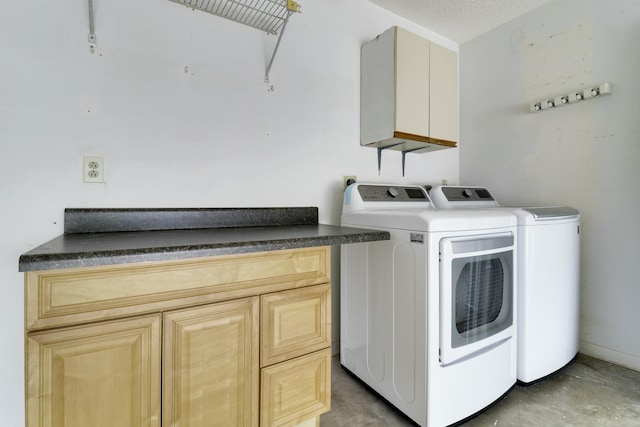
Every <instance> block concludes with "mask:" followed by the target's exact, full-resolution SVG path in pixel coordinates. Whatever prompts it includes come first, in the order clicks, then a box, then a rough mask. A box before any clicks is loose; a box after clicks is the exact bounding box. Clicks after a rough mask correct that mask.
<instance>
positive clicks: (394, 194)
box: [387, 187, 398, 199]
mask: <svg viewBox="0 0 640 427" xmlns="http://www.w3.org/2000/svg"><path fill="white" fill-rule="evenodd" d="M387 196H389V197H391V198H392V199H395V198H396V197H398V189H397V188H396V187H389V188H388V189H387Z"/></svg>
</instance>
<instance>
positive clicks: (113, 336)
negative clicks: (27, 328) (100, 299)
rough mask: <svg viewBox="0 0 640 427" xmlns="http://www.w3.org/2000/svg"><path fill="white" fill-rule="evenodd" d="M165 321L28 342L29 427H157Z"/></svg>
mask: <svg viewBox="0 0 640 427" xmlns="http://www.w3.org/2000/svg"><path fill="white" fill-rule="evenodd" d="M160 338H161V335H160V315H154V316H142V317H136V318H130V319H124V320H113V321H109V322H102V323H95V324H91V325H86V326H79V327H72V328H64V329H57V330H51V331H44V332H32V333H29V334H28V335H27V339H26V341H27V343H26V344H27V358H26V361H27V362H26V363H27V372H26V377H27V426H28V427H87V426H91V427H113V426H118V427H141V426H145V427H159V426H160Z"/></svg>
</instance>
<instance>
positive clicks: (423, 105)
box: [360, 27, 458, 152]
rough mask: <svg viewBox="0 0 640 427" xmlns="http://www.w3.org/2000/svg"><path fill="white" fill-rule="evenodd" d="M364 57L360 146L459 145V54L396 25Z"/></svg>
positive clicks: (410, 148) (430, 148)
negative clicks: (457, 142)
mask: <svg viewBox="0 0 640 427" xmlns="http://www.w3.org/2000/svg"><path fill="white" fill-rule="evenodd" d="M361 55H362V57H361V62H360V64H361V80H360V145H366V146H369V147H377V148H389V149H394V150H400V151H403V152H411V151H417V152H427V151H434V150H439V149H443V148H451V147H455V146H456V141H457V140H458V57H457V54H456V53H455V52H453V51H450V50H448V49H445V48H443V47H442V46H439V45H437V44H435V43H431V42H429V41H428V40H425V39H423V38H422V37H420V36H417V35H416V34H413V33H411V32H409V31H407V30H404V29H402V28H399V27H392V28H390V29H389V30H387V31H385V32H384V33H382V34H380V35H379V36H378V37H376V38H375V39H373V40H371V41H369V42H367V43H365V44H364V45H363V46H362V50H361Z"/></svg>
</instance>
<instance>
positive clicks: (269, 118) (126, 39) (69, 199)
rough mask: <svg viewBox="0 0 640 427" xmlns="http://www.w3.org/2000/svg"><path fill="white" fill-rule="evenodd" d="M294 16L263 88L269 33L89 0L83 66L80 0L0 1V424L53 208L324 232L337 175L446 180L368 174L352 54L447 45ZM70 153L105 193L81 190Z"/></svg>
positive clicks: (153, 3) (20, 383)
mask: <svg viewBox="0 0 640 427" xmlns="http://www.w3.org/2000/svg"><path fill="white" fill-rule="evenodd" d="M300 3H301V4H302V11H303V13H302V14H296V15H294V16H293V17H292V18H291V21H290V23H289V25H288V27H287V30H286V32H285V35H284V38H283V41H282V44H281V46H280V50H279V52H278V55H277V57H276V59H275V62H274V65H273V68H272V72H271V82H272V84H273V85H274V89H275V90H274V91H269V90H268V89H269V87H268V86H267V85H266V84H265V83H264V82H263V75H264V69H265V65H266V62H267V58H268V57H269V55H270V54H271V51H272V48H273V44H274V43H275V40H276V38H275V37H274V36H267V35H266V34H264V33H262V32H260V31H258V30H255V29H252V28H249V27H245V26H243V25H240V24H236V23H233V22H230V21H227V20H224V19H221V18H217V17H214V16H212V15H209V14H207V13H204V12H199V11H192V10H190V9H187V8H185V7H184V6H181V5H177V4H175V3H172V2H170V1H168V0H166V1H160V0H136V1H133V2H132V1H129V0H108V1H103V0H95V1H94V5H95V22H96V35H97V41H98V44H97V50H96V52H95V53H93V54H91V53H90V52H89V49H88V42H87V36H88V32H89V30H88V17H87V16H88V12H87V9H88V8H87V1H86V0H77V1H64V2H60V1H57V0H40V1H37V2H34V1H29V2H26V1H12V2H7V1H5V2H2V3H0V52H2V54H1V55H0V144H2V145H1V155H0V181H2V183H3V184H2V186H1V187H0V200H2V207H3V209H2V215H1V217H0V218H1V221H0V235H1V236H2V239H1V240H0V283H2V286H3V298H2V299H0V324H2V325H3V326H2V339H3V352H2V363H0V413H1V414H2V425H4V426H22V425H24V415H23V396H24V380H23V339H24V338H23V283H22V274H20V273H18V271H17V270H18V257H19V255H20V254H21V253H24V252H26V251H28V250H30V249H32V248H33V247H35V246H37V245H39V244H41V243H44V242H45V241H47V240H49V239H51V238H53V237H55V236H57V235H59V234H61V233H62V232H63V210H64V208H65V207H174V206H179V207H192V206H196V207H230V206H318V207H319V212H320V220H321V222H323V223H332V224H337V223H339V215H340V211H341V206H342V205H341V203H342V199H341V197H342V196H341V190H342V176H343V175H345V174H347V175H351V174H356V175H358V178H359V180H360V181H366V180H370V181H389V182H406V183H419V184H428V183H436V182H439V181H440V180H441V179H448V180H449V181H450V182H456V181H457V180H458V150H457V149H452V150H445V151H440V152H436V153H431V154H423V155H409V156H407V176H406V178H402V177H401V167H400V155H399V153H395V152H388V153H384V162H383V171H382V174H381V176H378V174H377V167H376V150H375V149H371V148H363V147H360V146H359V54H360V45H361V44H362V43H363V42H365V41H367V40H369V39H371V38H373V37H375V36H376V35H377V34H379V33H381V32H383V31H384V30H386V29H387V28H389V27H390V26H392V25H397V24H399V25H402V26H404V27H405V28H407V29H409V30H412V31H414V32H416V33H419V34H421V35H423V36H425V37H427V38H431V39H432V40H434V41H436V42H439V43H441V44H444V45H445V46H447V47H449V48H453V49H455V50H457V46H456V45H455V44H453V43H451V42H449V41H447V40H444V39H442V38H441V37H439V36H438V35H436V34H432V33H430V32H428V31H426V30H424V29H421V28H419V27H417V26H415V25H413V24H410V23H408V22H406V21H404V20H402V19H400V18H398V17H396V16H395V15H392V14H389V13H388V12H386V11H384V10H382V9H380V8H378V7H375V6H373V5H371V4H370V3H368V2H366V1H364V0H357V1H356V0H349V1H341V0H305V1H301V2H300ZM186 67H188V72H185V68H186ZM83 155H91V156H103V157H104V159H105V169H106V171H105V172H106V177H107V182H106V184H83V183H82V180H81V173H82V171H81V164H82V156H83ZM336 252H337V251H336ZM335 258H336V257H335V256H334V259H335ZM336 267H337V265H336ZM333 278H334V283H336V286H337V281H338V279H339V275H338V268H334V271H333ZM337 295H339V291H338V288H337V287H336V288H334V297H337ZM335 302H337V300H334V303H335ZM336 307H337V305H336ZM338 312H339V310H334V313H335V314H336V316H337V314H338ZM337 331H339V329H338V321H336V320H334V335H335V336H334V338H336V339H337V338H338V337H337Z"/></svg>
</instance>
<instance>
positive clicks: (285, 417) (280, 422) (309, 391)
mask: <svg viewBox="0 0 640 427" xmlns="http://www.w3.org/2000/svg"><path fill="white" fill-rule="evenodd" d="M261 406H262V407H261V415H260V420H261V423H260V425H261V426H264V427H266V426H270V427H271V426H295V425H297V424H300V423H301V422H303V421H306V420H308V419H309V418H313V417H317V416H318V415H320V414H323V413H325V412H328V411H329V409H331V350H330V349H326V350H321V351H318V352H316V353H313V354H310V355H307V356H302V357H299V358H297V359H293V360H289V361H286V362H283V363H280V364H277V365H273V366H269V367H267V368H263V369H262V383H261Z"/></svg>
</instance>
